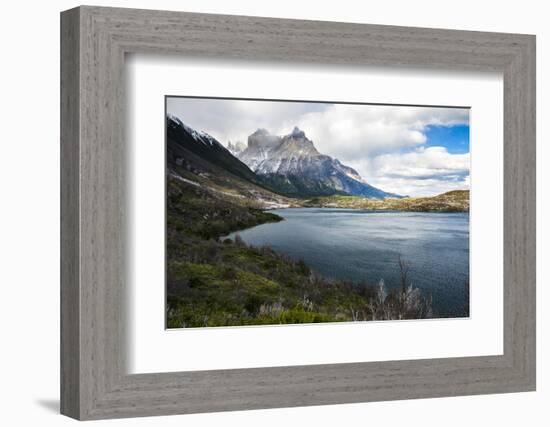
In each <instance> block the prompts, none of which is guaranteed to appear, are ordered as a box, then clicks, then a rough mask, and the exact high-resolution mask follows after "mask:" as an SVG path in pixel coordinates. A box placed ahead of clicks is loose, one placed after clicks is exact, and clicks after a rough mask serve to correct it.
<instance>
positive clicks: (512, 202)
mask: <svg viewBox="0 0 550 427" xmlns="http://www.w3.org/2000/svg"><path fill="white" fill-rule="evenodd" d="M61 50H62V52H61V165H62V170H61V233H62V235H61V257H62V259H61V412H62V413H63V414H66V415H68V416H71V417H73V418H77V419H101V418H116V417H132V416H149V415H166V414H183V413H196V412H213V411H228V410H243V409H259V408H274V407H285V406H286V407H291V406H304V405H321V404H337V403H350V402H364V401H379V400H392V399H411V398H422V397H437V396H457V395H466V394H482V393H503V392H516V391H529V390H534V389H535V37H534V36H530V35H519V34H502V33H484V32H470V31H453V30H440V29H425V28H408V27H393V26H380V25H364V24H347V23H335V22H318V21H303V20H286V19H270V18H256V17H243V16H224V15H209V14H196V13H183V12H165V11H148V10H134V9H115V8H102V7H88V6H83V7H79V8H76V9H71V10H69V11H66V12H63V13H62V15H61ZM127 53H153V54H166V53H168V54H175V55H183V56H186V57H194V58H199V57H202V58H223V59H243V60H263V61H292V63H295V64H305V65H307V64H314V63H321V64H333V65H343V66H347V67H354V66H361V65H385V66H392V67H400V66H406V67H423V68H436V69H448V70H485V71H499V72H502V73H503V76H504V174H505V176H504V354H503V355H501V356H484V357H463V358H445V359H426V360H410V361H393V362H368V363H343V364H332V365H311V366H292V367H272V368H254V369H232V370H217V371H194V372H179V373H157V374H134V375H129V374H127V373H126V369H125V350H126V345H125V343H126V339H127V338H126V337H127V334H126V329H125V328H126V325H125V324H124V323H125V322H124V320H125V295H126V288H125V286H126V280H127V277H128V275H127V274H128V272H127V261H126V259H127V257H126V250H127V247H126V244H127V243H126V242H127V236H128V235H127V231H126V230H127V229H126V227H127V226H126V224H125V210H126V188H127V186H126V179H127V175H126V173H125V170H126V167H127V165H126V164H125V162H126V160H125V159H126V155H125V150H126V146H125V138H124V134H125V129H124V128H123V124H124V120H122V118H123V117H124V114H125V112H124V108H125V105H124V102H125V101H124V100H125V82H124V58H125V54H127Z"/></svg>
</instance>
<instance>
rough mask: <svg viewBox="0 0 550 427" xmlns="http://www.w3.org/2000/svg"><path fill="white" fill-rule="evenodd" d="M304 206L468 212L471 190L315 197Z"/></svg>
mask: <svg viewBox="0 0 550 427" xmlns="http://www.w3.org/2000/svg"><path fill="white" fill-rule="evenodd" d="M303 206H304V207H333V208H348V209H367V210H380V211H408V212H468V211H469V210H470V192H469V191H468V190H454V191H448V192H447V193H443V194H439V195H438V196H434V197H407V198H404V199H383V200H380V199H366V198H364V197H357V196H340V195H334V196H327V197H315V198H313V199H309V200H307V201H305V202H303Z"/></svg>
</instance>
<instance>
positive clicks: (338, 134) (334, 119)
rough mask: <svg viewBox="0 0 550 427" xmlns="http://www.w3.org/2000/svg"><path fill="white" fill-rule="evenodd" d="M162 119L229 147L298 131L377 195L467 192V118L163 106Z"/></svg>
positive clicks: (212, 102) (248, 105) (443, 112)
mask: <svg viewBox="0 0 550 427" xmlns="http://www.w3.org/2000/svg"><path fill="white" fill-rule="evenodd" d="M167 112H168V113H170V114H174V115H176V116H177V117H179V118H180V119H181V120H182V121H183V122H184V123H186V124H187V125H189V126H191V127H193V128H194V129H196V130H201V131H204V132H207V133H209V134H211V135H212V136H214V137H215V138H216V139H218V140H219V141H220V142H221V143H222V144H225V145H227V143H228V142H229V141H231V142H233V143H236V142H242V143H244V144H246V143H247V139H248V136H249V135H251V134H252V133H253V132H254V131H255V130H256V129H258V128H264V129H267V130H268V131H270V132H271V133H273V134H275V135H286V134H288V133H290V132H291V131H292V129H293V128H294V126H298V127H299V128H300V129H302V130H303V131H304V132H305V134H306V136H307V137H308V138H309V139H311V140H312V141H313V143H314V145H315V147H316V148H317V150H318V151H319V152H320V153H322V154H327V155H329V156H331V157H334V158H337V159H338V160H340V161H341V162H342V163H343V164H345V165H348V166H351V167H353V168H354V169H355V170H357V172H359V174H360V175H361V176H362V177H363V179H364V180H365V181H366V182H368V183H369V184H371V185H374V186H375V187H378V188H380V189H382V190H385V191H388V192H392V193H396V194H401V195H408V196H433V195H436V194H440V193H443V192H446V191H450V190H455V189H469V186H470V140H469V126H470V110H469V109H467V108H446V107H419V106H414V107H413V106H397V105H372V104H332V103H308V102H289V101H261V100H260V101H259V100H231V99H229V100H228V99H206V98H176V97H169V98H167Z"/></svg>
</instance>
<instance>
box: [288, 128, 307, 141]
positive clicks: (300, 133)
mask: <svg viewBox="0 0 550 427" xmlns="http://www.w3.org/2000/svg"><path fill="white" fill-rule="evenodd" d="M289 136H291V137H293V138H305V137H306V133H305V132H304V131H303V130H301V129H300V128H299V127H298V126H294V129H292V132H290V134H289Z"/></svg>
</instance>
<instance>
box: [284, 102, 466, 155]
mask: <svg viewBox="0 0 550 427" xmlns="http://www.w3.org/2000/svg"><path fill="white" fill-rule="evenodd" d="M468 115H469V113H468V110H466V109H457V108H426V107H404V106H380V105H361V106H358V105H346V104H335V105H331V106H330V107H329V108H327V109H326V110H325V111H322V112H315V113H307V114H305V115H304V116H302V117H301V118H300V120H299V121H298V123H297V124H298V126H299V127H300V128H302V129H303V130H304V131H305V132H306V134H307V135H309V136H310V137H311V139H312V140H313V141H314V142H315V145H316V146H317V148H318V149H319V151H321V152H325V153H334V154H333V156H334V157H337V158H338V159H339V160H341V161H343V162H349V161H353V160H356V159H357V158H364V157H371V156H373V155H376V154H380V153H389V152H393V151H395V150H399V149H403V148H412V147H416V146H419V145H422V144H424V143H425V142H426V135H425V133H424V131H425V129H426V127H427V126H428V125H444V126H451V125H456V124H467V123H468V121H469V118H468ZM285 125H286V127H289V125H290V123H285Z"/></svg>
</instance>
